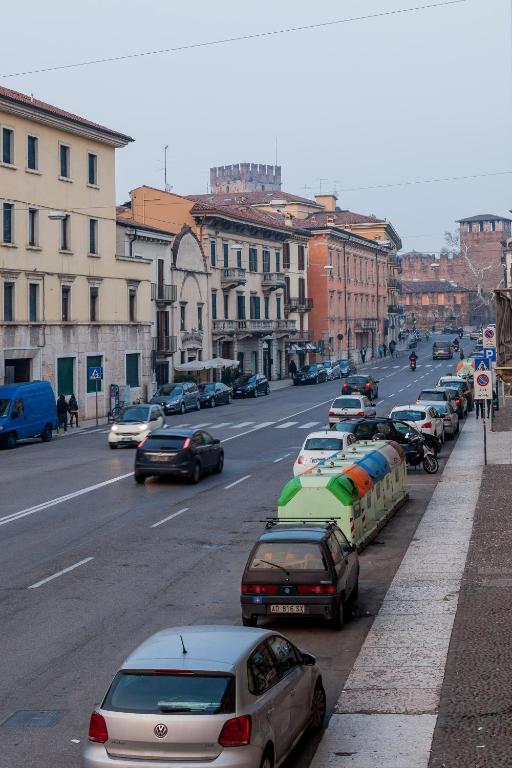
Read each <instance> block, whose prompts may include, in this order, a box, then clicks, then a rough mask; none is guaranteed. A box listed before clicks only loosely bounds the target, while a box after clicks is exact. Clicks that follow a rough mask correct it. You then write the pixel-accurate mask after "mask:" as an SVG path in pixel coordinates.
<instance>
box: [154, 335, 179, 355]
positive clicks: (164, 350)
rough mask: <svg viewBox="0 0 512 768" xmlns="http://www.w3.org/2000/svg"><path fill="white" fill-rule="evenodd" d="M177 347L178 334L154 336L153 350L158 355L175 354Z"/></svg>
mask: <svg viewBox="0 0 512 768" xmlns="http://www.w3.org/2000/svg"><path fill="white" fill-rule="evenodd" d="M176 349H177V343H176V336H153V351H154V352H156V354H157V355H173V354H174V353H175V352H176Z"/></svg>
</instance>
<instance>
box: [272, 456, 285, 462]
mask: <svg viewBox="0 0 512 768" xmlns="http://www.w3.org/2000/svg"><path fill="white" fill-rule="evenodd" d="M283 458H284V457H283V456H281V458H280V459H274V462H273V463H274V464H278V463H279V462H280V461H282V460H283Z"/></svg>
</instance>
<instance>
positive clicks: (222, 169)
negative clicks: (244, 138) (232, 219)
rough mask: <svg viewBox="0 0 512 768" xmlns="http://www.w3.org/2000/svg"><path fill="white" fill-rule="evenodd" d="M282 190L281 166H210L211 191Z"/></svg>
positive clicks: (255, 164) (241, 164) (244, 164)
mask: <svg viewBox="0 0 512 768" xmlns="http://www.w3.org/2000/svg"><path fill="white" fill-rule="evenodd" d="M269 191H272V192H280V191H281V166H280V165H259V164H258V163H236V164H235V165H221V166H219V167H218V168H210V192H212V193H215V192H224V193H226V194H229V193H230V192H232V193H238V192H269Z"/></svg>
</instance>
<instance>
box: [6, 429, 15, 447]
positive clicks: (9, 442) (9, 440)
mask: <svg viewBox="0 0 512 768" xmlns="http://www.w3.org/2000/svg"><path fill="white" fill-rule="evenodd" d="M17 444H18V441H17V439H16V435H15V434H14V432H10V433H9V434H8V435H7V437H6V438H5V447H6V448H8V449H9V450H12V449H13V448H16V446H17Z"/></svg>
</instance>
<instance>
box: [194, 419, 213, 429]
mask: <svg viewBox="0 0 512 768" xmlns="http://www.w3.org/2000/svg"><path fill="white" fill-rule="evenodd" d="M211 424H212V422H211V421H204V422H203V423H202V424H194V429H202V428H203V427H210V426H211Z"/></svg>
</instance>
